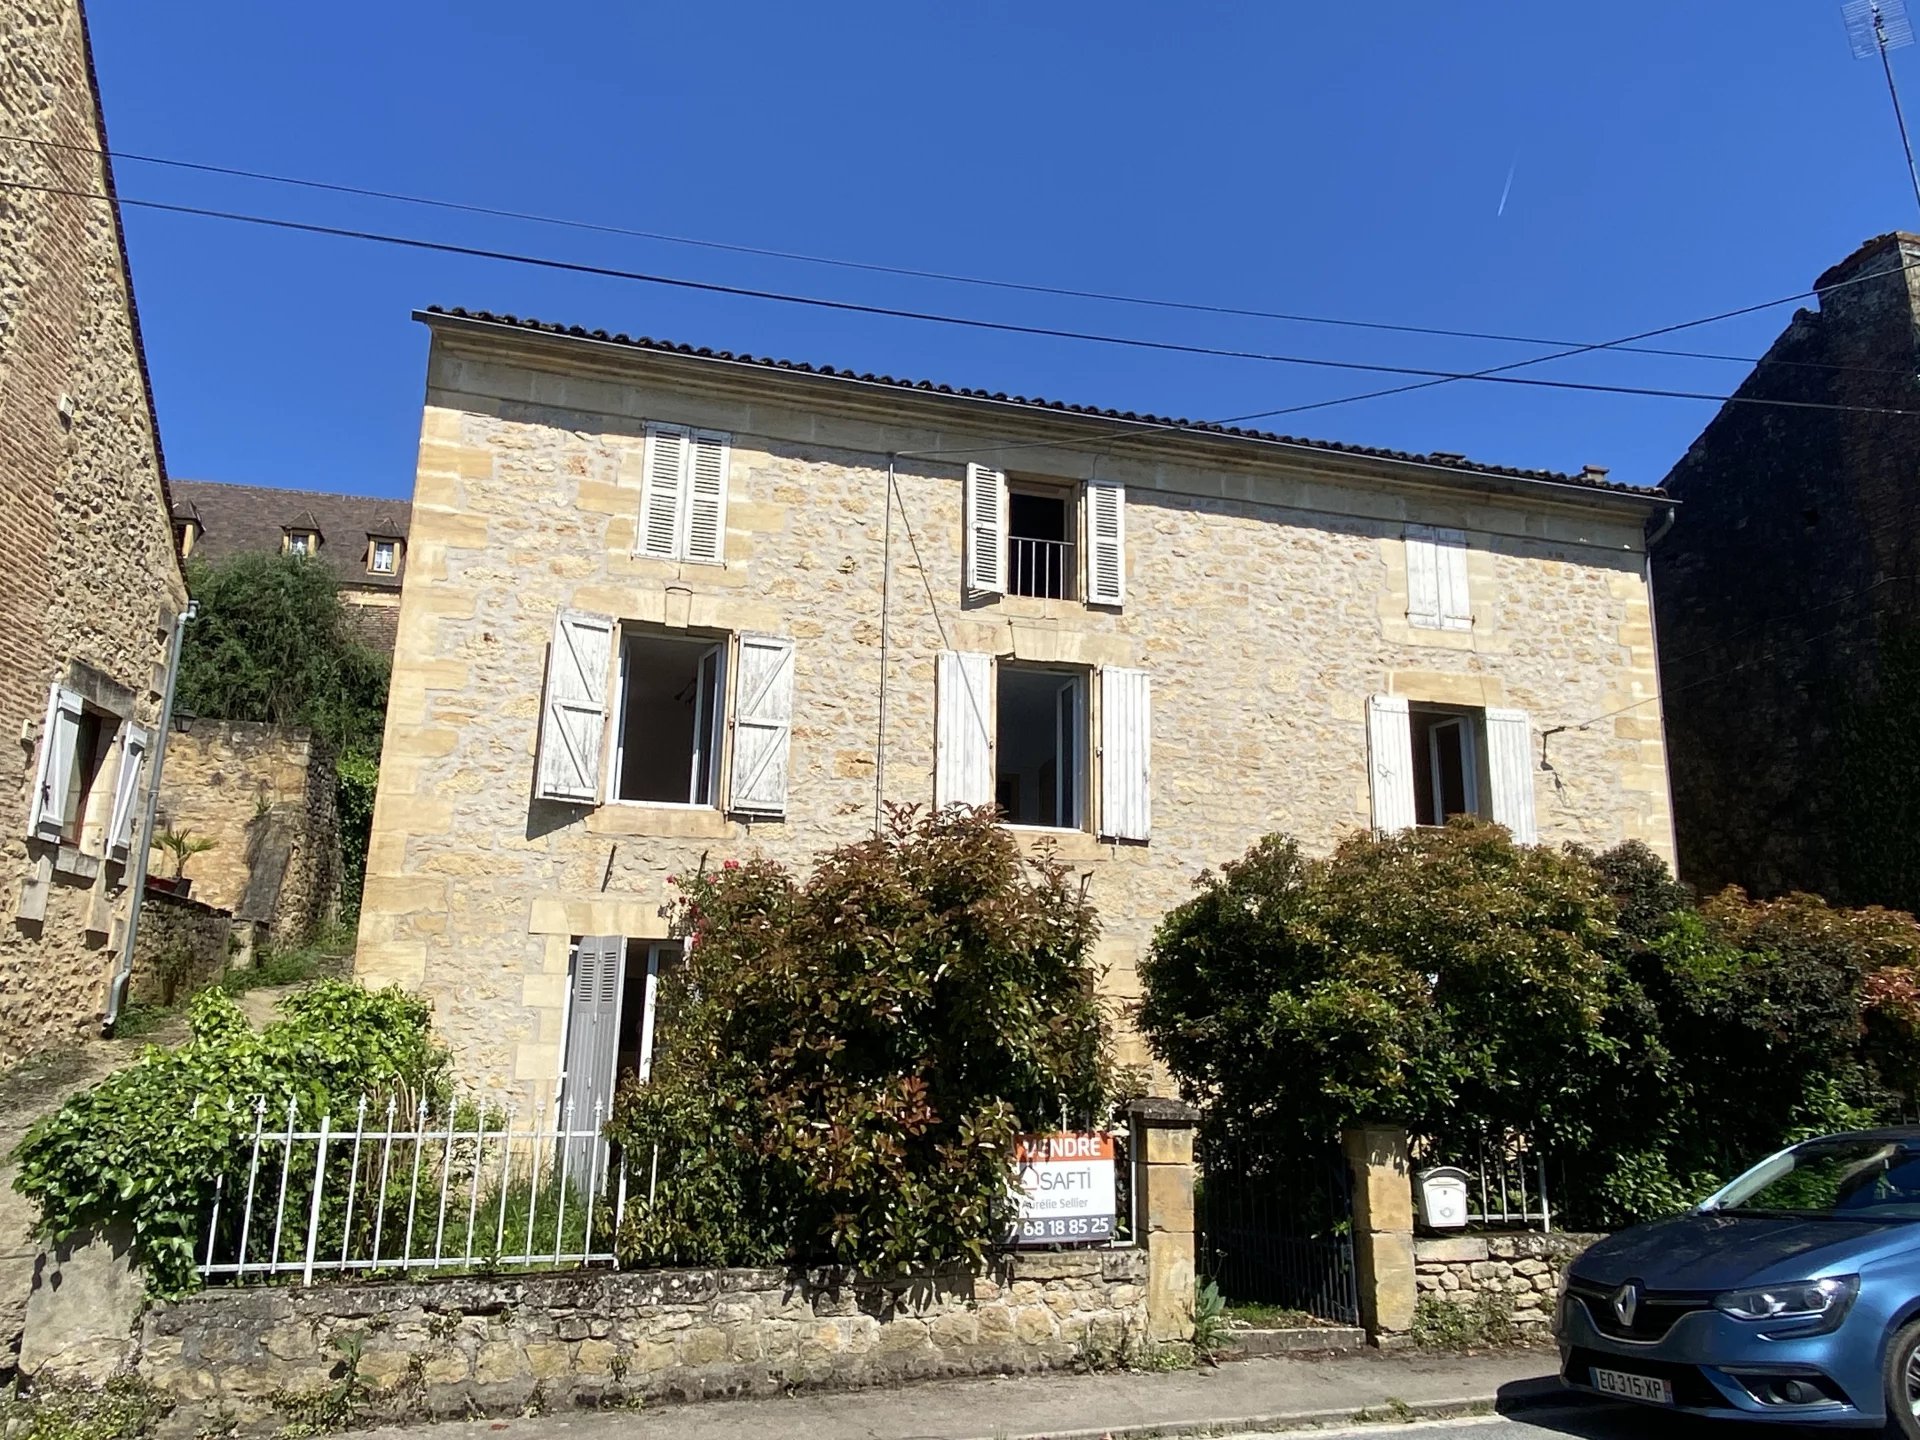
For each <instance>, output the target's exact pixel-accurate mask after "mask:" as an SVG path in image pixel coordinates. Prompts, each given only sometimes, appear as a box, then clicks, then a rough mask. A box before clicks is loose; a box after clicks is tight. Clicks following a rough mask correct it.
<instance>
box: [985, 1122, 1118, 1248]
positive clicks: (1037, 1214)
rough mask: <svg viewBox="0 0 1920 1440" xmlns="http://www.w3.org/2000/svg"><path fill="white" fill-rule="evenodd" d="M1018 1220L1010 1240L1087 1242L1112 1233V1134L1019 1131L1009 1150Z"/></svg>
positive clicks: (1083, 1243) (1040, 1242)
mask: <svg viewBox="0 0 1920 1440" xmlns="http://www.w3.org/2000/svg"><path fill="white" fill-rule="evenodd" d="M1013 1169H1014V1181H1013V1183H1014V1189H1015V1191H1016V1192H1018V1194H1019V1197H1020V1214H1019V1219H1018V1220H1017V1221H1016V1223H1015V1225H1014V1230H1013V1233H1012V1234H1011V1235H1010V1236H1009V1237H1008V1241H1009V1243H1011V1244H1014V1245H1088V1244H1097V1243H1100V1242H1103V1241H1106V1240H1111V1239H1112V1238H1113V1217H1114V1200H1113V1194H1114V1190H1113V1137H1112V1136H1111V1135H1100V1134H1095V1133H1092V1132H1087V1131H1070V1130H1063V1131H1056V1132H1054V1133H1052V1134H1048V1135H1022V1136H1021V1137H1020V1139H1019V1141H1018V1143H1017V1144H1016V1145H1015V1146H1014V1152H1013Z"/></svg>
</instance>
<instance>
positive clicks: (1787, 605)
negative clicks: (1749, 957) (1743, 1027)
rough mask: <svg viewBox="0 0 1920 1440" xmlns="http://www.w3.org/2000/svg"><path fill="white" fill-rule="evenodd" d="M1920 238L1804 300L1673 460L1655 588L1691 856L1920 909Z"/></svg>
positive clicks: (1713, 868)
mask: <svg viewBox="0 0 1920 1440" xmlns="http://www.w3.org/2000/svg"><path fill="white" fill-rule="evenodd" d="M1917 272H1920V236H1915V235H1906V234H1894V235H1882V236H1880V237H1879V238H1877V239H1875V240H1870V241H1868V242H1867V243H1866V244H1865V245H1863V246H1861V247H1860V249H1859V250H1857V251H1855V252H1854V253H1853V254H1852V255H1850V256H1848V257H1847V258H1846V259H1845V260H1842V261H1841V262H1840V263H1839V264H1837V265H1835V266H1834V267H1833V268H1831V269H1829V270H1828V271H1827V272H1826V273H1825V274H1823V275H1821V276H1820V278H1819V279H1818V280H1816V281H1815V282H1814V290H1815V293H1816V294H1817V296H1818V305H1817V308H1815V309H1811V310H1801V311H1799V312H1798V313H1797V314H1795V315H1794V317H1793V319H1792V320H1791V321H1790V322H1789V323H1788V324H1787V326H1786V328H1785V329H1784V330H1783V331H1782V332H1781V334H1780V336H1779V338H1778V339H1777V340H1775V341H1774V343H1773V344H1772V346H1770V347H1769V348H1768V350H1767V352H1766V354H1765V356H1763V357H1762V359H1761V360H1760V362H1759V363H1758V364H1757V365H1756V366H1755V367H1754V369H1753V372H1752V373H1751V374H1750V375H1749V376H1748V377H1747V379H1746V380H1745V381H1744V382H1743V383H1742V384H1741V385H1740V387H1739V389H1738V390H1737V391H1735V393H1734V398H1733V399H1732V400H1731V401H1729V402H1728V403H1727V404H1726V405H1725V406H1723V407H1722V409H1721V410H1720V413H1719V414H1718V415H1716V416H1715V417H1714V419H1713V421H1712V422H1711V423H1710V424H1709V425H1708V426H1707V428H1706V429H1705V430H1704V431H1703V432H1702V433H1701V435H1700V437H1699V439H1697V440H1696V441H1694V443H1693V445H1692V446H1691V447H1690V448H1689V449H1688V451H1687V453H1686V455H1685V456H1683V457H1682V458H1681V459H1680V461H1679V463H1678V464H1676V465H1675V466H1674V467H1673V470H1672V472H1671V473H1670V474H1669V475H1668V476H1667V479H1666V488H1667V489H1668V490H1669V491H1670V492H1671V493H1672V495H1673V496H1674V497H1675V498H1676V499H1677V500H1680V501H1682V502H1684V503H1683V504H1681V505H1680V506H1679V507H1678V513H1677V518H1676V521H1675V524H1674V526H1673V529H1672V532H1671V533H1670V534H1669V535H1667V536H1666V537H1665V538H1664V539H1662V540H1660V542H1659V545H1658V550H1657V553H1658V555H1659V559H1660V563H1659V565H1658V567H1656V569H1655V572H1654V575H1655V579H1654V592H1655V599H1656V602H1657V606H1656V608H1657V610H1658V614H1659V624H1660V640H1661V665H1662V669H1663V671H1664V675H1663V678H1664V681H1665V684H1664V687H1663V689H1664V693H1665V696H1666V712H1667V727H1668V737H1669V744H1670V746H1671V750H1672V765H1673V794H1674V809H1675V817H1676V821H1677V829H1678V833H1679V845H1680V868H1681V870H1682V872H1683V873H1684V874H1685V876H1686V877H1687V879H1688V880H1689V881H1691V882H1692V883H1694V884H1695V885H1697V886H1699V887H1701V888H1702V889H1703V890H1709V891H1711V890H1714V889H1718V888H1719V887H1720V886H1723V885H1727V884H1739V885H1743V886H1745V887H1747V888H1748V889H1749V890H1752V891H1755V892H1757V893H1760V894H1769V895H1770V894H1778V893H1780V892H1783V891H1788V890H1808V891H1812V892H1814V893H1817V894H1822V895H1826V896H1828V897H1830V898H1832V899H1835V900H1837V901H1841V902H1843V903H1849V904H1884V905H1892V906H1896V907H1898V908H1901V909H1914V908H1916V907H1920V851H1916V849H1915V846H1914V843H1913V836H1914V833H1915V829H1916V826H1920V748H1916V747H1915V746H1914V745H1913V744H1911V743H1910V742H1909V741H1908V740H1907V739H1906V737H1907V736H1909V735H1912V734H1914V733H1916V732H1914V730H1913V727H1912V722H1911V715H1912V710H1913V707H1914V705H1915V704H1916V703H1920V631H1916V628H1915V625H1916V621H1920V485H1916V481H1915V477H1916V475H1920V403H1917V402H1916V392H1915V388H1914V376H1915V373H1916V366H1920V273H1917Z"/></svg>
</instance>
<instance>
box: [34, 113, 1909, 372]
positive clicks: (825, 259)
mask: <svg viewBox="0 0 1920 1440" xmlns="http://www.w3.org/2000/svg"><path fill="white" fill-rule="evenodd" d="M0 140H4V141H10V142H12V143H14V144H23V145H37V146H40V147H42V148H45V149H55V150H67V151H73V152H77V153H80V154H87V155H100V156H106V157H109V158H111V159H114V160H129V161H133V162H134V163H136V164H142V165H162V166H168V167H170V168H173V169H178V170H190V171H194V172H197V173H200V174H207V175H222V176H227V177H230V178H234V179H242V180H257V181H263V182H266V183H268V184H273V185H291V186H297V187H300V188H302V189H308V190H320V191H325V192H327V193H329V194H336V195H352V196H356V197H358V198H361V199H368V200H386V201H393V202H396V203H399V204H404V205H421V206H427V207H430V208H432V209H437V210H451V211H457V212H459V213H462V214H467V215H484V216H488V217H491V218H493V219H499V220H517V221H526V222H528V223H530V224H536V225H555V226H561V227H564V228H566V229H571V230H584V231H591V232H594V233H596V234H601V235H619V236H622V237H625V238H628V239H634V240H647V241H652V242H656V243H659V244H666V245H687V246H693V247H696V248H699V249H705V250H719V251H724V252H726V253H729V254H735V255H753V256H757V257H760V258H763V259H772V260H788V261H794V262H797V263H800V264H806V265H828V266H833V267H835V268H838V269H843V270H858V271H864V272H866V273H868V274H875V275H897V276H902V277H906V278H909V279H915V280H934V281H938V282H940V283H942V284H948V285H972V286H977V287H980V288H985V289H993V290H1011V291H1015V292H1018V293H1021V294H1027V295H1053V296H1058V297H1061V298H1065V299H1073V300H1096V301H1101V302H1103V303H1107V304H1114V305H1135V306H1141V307H1144V308H1149V309H1156V310H1180V311H1187V312H1190V313H1193V314H1199V315H1231V316H1237V317H1241V318H1245V319H1252V320H1278V321H1282V322H1285V323H1288V324H1294V325H1326V326H1336V327H1340V328H1343V329H1352V330H1376V331H1384V332H1387V333H1392V334H1400V335H1430V336H1437V337H1440V338H1443V339H1451V340H1489V341H1494V342H1497V343H1499V344H1503V345H1550V346H1559V347H1568V346H1573V347H1582V342H1580V341H1577V340H1548V339H1542V338H1540V337H1539V336H1531V335H1506V334H1502V333H1500V332H1497V331H1488V330H1459V329H1449V328H1446V327H1442V326H1433V325H1407V324H1398V323H1393V322H1389V321H1383V320H1356V319H1352V318H1350V317H1342V316H1332V315H1304V314H1298V313H1294V312H1290V311H1283V310H1257V309H1248V308H1244V307H1241V306H1237V305H1215V304H1207V303H1204V302H1201V301H1193V300H1169V299H1165V298H1161V297H1156V296H1146V295H1128V294H1124V293H1121V292H1117V291H1109V290H1083V289H1077V288H1075V287H1073V286H1066V285H1042V284H1037V283H1033V282H1027V281H1019V280H1001V279H994V278H991V277H987V276H981V275H962V274H958V273H956V272H953V271H946V270H926V269H919V268H916V267H913V266H909V265H887V264H880V263H876V262H873V261H866V260H848V259H844V258H841V257H838V256H831V255H812V254H807V253H805V252H803V251H797V250H781V249H776V248H773V247H769V246H761V245H745V244H740V243H737V242H732V241H725V240H707V239H700V238H696V237H694V236H689V235H670V234H666V233H664V232H662V231H657V230H640V229H634V228H631V227H628V226H625V225H612V224H606V223H603V222H599V221H594V220H581V219H576V218H573V217H570V216H564V215H544V214H540V213H537V212H533V211H525V210H512V209H507V208H505V207H501V206H495V205H481V204H475V203H472V202H468V201H460V200H442V199H437V198H434V197H432V196H425V195H410V194H406V193H404V192H401V191H395V190H379V189H374V188H371V187H369V186H363V185H347V184H342V183H338V182H334V181H327V180H312V179H307V178H304V177H301V176H295V175H276V174H273V173H271V172H269V171H264V170H246V169H242V168H240V167H237V166H231V165H213V164H208V163H206V162H203V161H195V160H179V159H175V158H172V157H170V156H164V155H142V154H138V153H135V152H133V151H130V150H106V149H102V148H100V147H98V146H93V145H79V144H75V143H73V142H71V141H64V140H40V139H35V138H33V137H32V136H27V135H8V134H4V133H0ZM1794 298H1796V299H1798V298H1803V297H1800V296H1796V297H1794ZM1582 348H1585V347H1582ZM1597 348H1605V349H1610V350H1619V351H1623V352H1629V353H1633V354H1640V355H1662V356H1667V357H1670V358H1674V359H1681V360H1714V361H1721V362H1724V363H1727V364H1732V365H1782V366H1791V367H1795V368H1801V369H1814V370H1843V371H1857V372H1860V373H1864V374H1875V375H1886V374H1905V373H1907V372H1905V371H1898V370H1891V369H1887V368H1883V367H1878V366H1865V365H1837V364H1833V363H1830V362H1825V361H1815V360H1785V359H1775V358H1773V357H1771V356H1765V355H1763V356H1760V357H1758V358H1755V357H1753V356H1747V355H1725V354H1720V353H1718V352H1715V351H1704V350H1672V349H1666V348H1663V347H1660V346H1650V345H1623V344H1614V345H1609V346H1605V347H1597Z"/></svg>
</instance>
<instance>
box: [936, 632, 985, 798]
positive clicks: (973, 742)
mask: <svg viewBox="0 0 1920 1440" xmlns="http://www.w3.org/2000/svg"><path fill="white" fill-rule="evenodd" d="M992 707H993V657H992V656H991V655H970V654H966V653H964V652H962V651H959V650H942V651H941V652H940V670H939V677H938V683H937V685H936V687H935V692H934V726H935V729H936V731H937V734H936V735H935V739H934V756H933V805H934V808H935V809H936V810H943V809H945V808H946V807H947V806H949V805H986V804H989V803H990V802H991V801H992V800H993V743H992V739H991V736H992V734H993V731H992V728H991V726H990V724H989V721H988V717H989V716H990V715H991V714H992V713H993V710H992Z"/></svg>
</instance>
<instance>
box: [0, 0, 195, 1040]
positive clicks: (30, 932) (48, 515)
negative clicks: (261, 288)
mask: <svg viewBox="0 0 1920 1440" xmlns="http://www.w3.org/2000/svg"><path fill="white" fill-rule="evenodd" d="M6 31H7V38H6V44H5V45H4V46H0V126H4V127H5V129H6V132H7V133H8V134H10V135H12V136H14V137H16V139H15V141H14V142H13V143H10V144H8V145H7V146H5V147H4V149H5V152H6V153H5V154H4V155H0V178H4V179H5V180H7V181H9V182H11V184H10V186H9V188H7V189H6V190H5V192H4V194H0V376H4V377H5V383H4V386H0V621H4V623H0V736H4V739H3V740H0V907H4V908H0V1064H5V1063H7V1062H8V1061H10V1060H12V1059H14V1058H16V1057H17V1056H19V1055H20V1054H23V1053H25V1052H26V1051H28V1050H32V1049H36V1048H38V1047H41V1046H44V1045H47V1044H51V1043H55V1042H57V1041H59V1040H61V1039H62V1038H64V1037H67V1036H71V1035H73V1034H76V1033H78V1032H81V1031H84V1030H86V1029H87V1028H89V1027H90V1026H91V1025H92V1024H93V1023H94V1021H95V1020H96V1019H97V1017H98V1016H99V1014H100V1013H101V1007H102V1004H103V1002H104V997H105V992H106V985H107V980H108V977H109V974H110V972H111V970H112V960H113V948H114V944H115V941H116V939H117V938H118V936H119V934H120V930H121V927H122V926H124V924H125V922H126V918H127V913H128V903H129V902H128V895H127V889H126V885H125V880H126V878H127V877H126V875H125V873H124V871H125V867H122V866H120V865H118V864H115V863H112V862H100V861H98V857H84V856H82V857H76V858H74V859H73V860H72V863H69V864H65V865H59V864H56V863H55V862H56V861H57V860H58V859H59V857H58V856H57V855H56V854H54V853H52V852H51V851H50V850H49V848H48V847H45V846H42V845H40V844H38V843H37V842H32V843H30V842H29V841H28V840H27V839H26V838H25V830H26V823H27V814H28V805H29V800H30V797H29V794H28V791H29V789H30V788H31V786H32V784H33V776H34V770H35V760H36V757H37V755H38V749H39V741H40V727H41V723H42V720H43V718H44V716H45V713H46V705H47V691H48V686H49V685H50V684H51V683H52V682H53V681H55V680H56V679H60V678H62V677H63V675H64V674H65V673H66V672H67V670H68V668H69V667H70V666H72V665H75V664H79V665H85V666H87V667H89V668H90V669H91V670H92V671H93V672H96V673H97V674H98V675H100V676H103V677H106V678H107V679H108V680H110V681H111V682H112V684H113V685H114V686H115V687H117V688H116V692H115V693H116V694H118V695H119V696H120V697H121V698H122V699H123V701H124V703H125V705H126V706H127V708H128V710H129V711H130V712H131V714H132V716H133V718H135V719H136V720H139V721H142V722H144V723H147V724H149V725H150V724H152V723H153V721H154V720H155V718H156V717H157V715H158V712H159V704H160V692H161V688H162V686H163V684H164V676H163V673H162V671H163V667H164V663H165V658H166V642H167V638H168V634H169V631H170V627H171V625H172V623H173V617H174V615H175V614H177V613H178V612H179V610H180V609H181V608H182V607H183V606H184V605H185V603H186V587H185V584H184V582H183V581H182V579H181V576H180V571H179V566H178V563H177V562H176V560H175V558H174V551H173V532H172V526H171V524H170V521H169V518H168V507H167V502H166V496H165V492H164V481H163V478H162V477H163V473H164V471H163V466H162V464H161V459H160V453H159V444H158V440H157V437H156V435H155V433H154V428H153V418H152V409H151V405H150V403H149V396H148V393H147V388H146V384H145V377H144V372H143V363H142V359H141V355H140V348H139V333H138V323H137V320H136V318H135V316H134V313H133V296H132V291H131V289H130V286H129V283H128V278H127V273H126V267H125V257H124V254H123V252H122V250H121V246H120V237H119V230H118V220H117V217H116V215H115V213H114V211H113V210H112V208H111V207H109V206H105V205H102V204H101V203H100V202H99V201H97V200H93V199H89V198H86V197H89V196H94V195H98V194H101V193H102V192H103V191H109V192H110V191H111V189H112V186H111V184H110V183H109V177H108V175H107V172H106V170H105V168H104V165H103V162H102V160H101V158H100V155H99V153H98V152H99V150H100V149H101V148H102V147H104V146H105V144H106V140H105V136H104V131H103V130H102V127H101V124H100V117H99V113H98V109H97V106H96V99H95V95H94V93H93V81H92V72H91V64H90V61H89V57H88V54H87V40H86V33H85V23H84V21H83V19H82V16H81V13H80V7H79V5H78V4H77V3H75V0H21V3H18V4H10V5H9V6H8V7H7V16H6ZM40 142H45V143H40ZM56 146H57V147H61V148H55V147H56ZM22 187H43V188H39V189H34V188H22ZM52 191H67V192H72V193H69V194H58V193H51V192H52ZM76 197H78V198H76ZM30 892H31V893H32V894H34V895H35V896H37V897H38V898H36V899H33V900H31V901H28V902H27V903H25V904H24V906H23V900H24V899H25V897H27V896H28V894H29V893H30ZM23 910H24V912H25V913H23Z"/></svg>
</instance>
